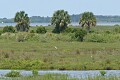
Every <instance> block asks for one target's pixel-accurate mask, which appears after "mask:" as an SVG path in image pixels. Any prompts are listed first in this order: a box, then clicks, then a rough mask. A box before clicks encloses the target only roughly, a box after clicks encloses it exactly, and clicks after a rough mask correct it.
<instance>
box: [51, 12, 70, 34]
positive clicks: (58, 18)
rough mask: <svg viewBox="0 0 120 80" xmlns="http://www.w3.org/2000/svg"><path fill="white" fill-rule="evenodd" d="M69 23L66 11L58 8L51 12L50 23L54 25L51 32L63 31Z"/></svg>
mask: <svg viewBox="0 0 120 80" xmlns="http://www.w3.org/2000/svg"><path fill="white" fill-rule="evenodd" d="M69 23H70V16H69V14H68V12H67V11H64V10H58V11H56V12H55V13H54V14H53V17H52V20H51V24H52V25H54V26H55V29H54V30H53V32H55V33H60V32H62V31H64V30H65V29H66V27H67V25H68V24H69Z"/></svg>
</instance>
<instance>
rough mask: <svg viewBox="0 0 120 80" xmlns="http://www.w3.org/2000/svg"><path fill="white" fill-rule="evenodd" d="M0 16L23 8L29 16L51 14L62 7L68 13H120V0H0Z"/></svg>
mask: <svg viewBox="0 0 120 80" xmlns="http://www.w3.org/2000/svg"><path fill="white" fill-rule="evenodd" d="M0 1H1V2H0V17H1V18H3V17H7V18H13V17H14V15H15V13H16V12H17V11H21V10H24V11H25V12H26V13H28V15H29V16H52V14H53V13H54V11H56V10H59V9H64V10H66V11H68V12H69V14H80V13H83V12H84V11H92V12H93V13H94V14H97V15H120V0H0Z"/></svg>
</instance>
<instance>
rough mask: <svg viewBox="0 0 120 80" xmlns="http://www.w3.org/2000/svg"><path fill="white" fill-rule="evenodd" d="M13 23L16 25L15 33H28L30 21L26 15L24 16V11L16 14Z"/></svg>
mask: <svg viewBox="0 0 120 80" xmlns="http://www.w3.org/2000/svg"><path fill="white" fill-rule="evenodd" d="M14 21H15V22H16V23H17V25H16V29H17V31H28V30H29V27H30V26H29V24H30V20H29V17H28V14H25V12H24V11H20V12H17V13H16V15H15V18H14Z"/></svg>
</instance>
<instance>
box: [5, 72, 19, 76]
mask: <svg viewBox="0 0 120 80" xmlns="http://www.w3.org/2000/svg"><path fill="white" fill-rule="evenodd" d="M5 76H6V77H20V76H21V74H20V72H17V71H11V72H9V73H7V74H6V75H5Z"/></svg>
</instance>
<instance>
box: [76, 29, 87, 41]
mask: <svg viewBox="0 0 120 80" xmlns="http://www.w3.org/2000/svg"><path fill="white" fill-rule="evenodd" d="M85 35H87V32H86V31H85V30H83V29H77V30H76V31H75V37H76V38H77V39H78V40H80V41H83V38H84V36H85Z"/></svg>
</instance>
